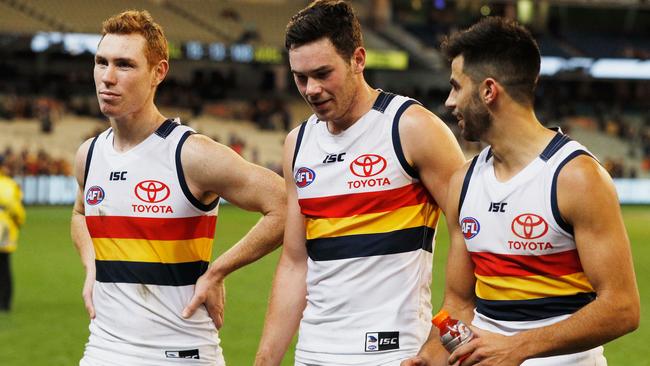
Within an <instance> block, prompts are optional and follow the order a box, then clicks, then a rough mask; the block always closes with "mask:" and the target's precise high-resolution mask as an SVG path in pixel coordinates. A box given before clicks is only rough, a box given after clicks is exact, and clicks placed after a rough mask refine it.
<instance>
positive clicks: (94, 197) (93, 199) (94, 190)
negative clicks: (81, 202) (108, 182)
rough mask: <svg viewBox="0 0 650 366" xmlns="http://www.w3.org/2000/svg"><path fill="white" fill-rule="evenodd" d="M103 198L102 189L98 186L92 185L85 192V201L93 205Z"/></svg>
mask: <svg viewBox="0 0 650 366" xmlns="http://www.w3.org/2000/svg"><path fill="white" fill-rule="evenodd" d="M103 200H104V190H103V189H102V187H100V186H92V187H90V188H88V191H87V192H86V203H87V204H89V205H91V206H94V205H97V204H99V203H100V202H102V201H103Z"/></svg>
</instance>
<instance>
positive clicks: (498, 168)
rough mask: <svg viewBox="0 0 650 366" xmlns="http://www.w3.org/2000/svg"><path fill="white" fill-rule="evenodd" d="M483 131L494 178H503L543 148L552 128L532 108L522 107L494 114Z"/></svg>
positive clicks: (525, 163)
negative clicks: (486, 130)
mask: <svg viewBox="0 0 650 366" xmlns="http://www.w3.org/2000/svg"><path fill="white" fill-rule="evenodd" d="M487 135H488V138H486V142H487V143H488V144H489V145H490V147H491V148H492V154H493V155H494V169H495V174H496V176H497V179H498V180H499V181H507V180H508V179H510V178H512V177H513V176H514V175H516V174H517V173H519V172H520V171H521V170H522V169H524V168H525V167H526V166H528V164H530V163H531V162H532V161H533V160H535V159H536V158H537V157H538V156H539V154H541V153H542V151H544V149H545V148H546V146H547V145H548V143H549V141H550V140H551V139H552V138H553V136H555V132H553V131H551V130H549V129H547V128H545V127H544V126H542V124H541V123H540V122H539V121H538V120H537V117H535V113H534V111H532V110H530V109H525V110H516V111H508V113H504V114H503V116H498V115H497V116H495V118H494V121H493V124H492V126H491V128H490V131H488V134H487Z"/></svg>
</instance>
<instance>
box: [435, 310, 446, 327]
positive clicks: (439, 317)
mask: <svg viewBox="0 0 650 366" xmlns="http://www.w3.org/2000/svg"><path fill="white" fill-rule="evenodd" d="M447 318H449V313H448V312H447V311H446V310H440V311H439V312H438V314H436V315H435V316H434V317H433V319H431V322H432V323H433V325H435V326H436V327H437V326H438V325H440V324H442V322H444V321H445V319H447Z"/></svg>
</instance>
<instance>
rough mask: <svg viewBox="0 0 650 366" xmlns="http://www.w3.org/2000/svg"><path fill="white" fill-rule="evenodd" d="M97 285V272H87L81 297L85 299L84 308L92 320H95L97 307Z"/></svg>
mask: <svg viewBox="0 0 650 366" xmlns="http://www.w3.org/2000/svg"><path fill="white" fill-rule="evenodd" d="M94 285H95V271H94V270H88V271H86V279H85V280H84V288H83V290H81V297H82V298H83V299H84V306H85V307H86V311H87V312H88V317H90V319H95V306H94V305H93V286H94Z"/></svg>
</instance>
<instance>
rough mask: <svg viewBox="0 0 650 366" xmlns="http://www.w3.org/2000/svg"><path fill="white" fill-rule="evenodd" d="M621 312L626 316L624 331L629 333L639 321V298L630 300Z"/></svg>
mask: <svg viewBox="0 0 650 366" xmlns="http://www.w3.org/2000/svg"><path fill="white" fill-rule="evenodd" d="M624 311H625V312H624V313H623V314H627V316H626V318H627V319H626V322H625V323H626V326H627V328H626V329H625V333H630V332H633V331H635V330H637V329H638V328H639V323H640V321H641V305H640V304H639V299H638V298H636V300H635V301H632V304H630V305H629V306H628V309H626V310H624Z"/></svg>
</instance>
